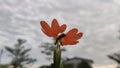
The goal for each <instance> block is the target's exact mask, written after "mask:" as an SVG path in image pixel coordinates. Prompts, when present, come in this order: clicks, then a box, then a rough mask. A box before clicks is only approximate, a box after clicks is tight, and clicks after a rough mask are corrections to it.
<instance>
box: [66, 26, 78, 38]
mask: <svg viewBox="0 0 120 68" xmlns="http://www.w3.org/2000/svg"><path fill="white" fill-rule="evenodd" d="M77 32H78V29H76V28H73V29H71V30H70V31H68V32H67V34H66V36H69V37H73V36H75V35H76V33H77Z"/></svg>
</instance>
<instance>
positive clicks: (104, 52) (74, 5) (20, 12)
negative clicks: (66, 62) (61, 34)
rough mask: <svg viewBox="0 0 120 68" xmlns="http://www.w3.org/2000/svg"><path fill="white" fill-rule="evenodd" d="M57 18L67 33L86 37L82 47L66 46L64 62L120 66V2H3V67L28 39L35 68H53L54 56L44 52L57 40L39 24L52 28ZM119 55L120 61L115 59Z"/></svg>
mask: <svg viewBox="0 0 120 68" xmlns="http://www.w3.org/2000/svg"><path fill="white" fill-rule="evenodd" d="M54 18H56V19H57V20H58V22H59V23H60V24H67V30H66V32H67V31H68V30H70V29H71V28H78V29H79V31H80V32H83V33H84V36H83V37H82V38H81V39H80V40H79V41H80V42H79V44H77V45H75V46H69V45H68V46H63V50H64V49H65V51H64V52H63V57H64V58H74V57H82V58H86V59H91V60H93V61H94V63H93V67H96V68H98V66H101V67H102V68H103V67H105V66H109V65H110V66H113V67H112V68H115V67H116V64H119V62H118V61H117V60H119V61H120V56H119V51H120V0H69V1H68V0H0V64H9V63H11V61H13V57H10V56H9V55H11V53H12V52H10V50H9V48H11V49H13V50H14V49H17V48H16V47H17V45H19V43H20V40H21V39H22V40H23V39H24V40H26V42H24V49H30V50H28V51H27V52H29V53H28V54H29V57H31V58H33V59H36V60H37V61H36V62H34V63H32V65H34V66H42V65H50V64H51V63H52V60H48V59H46V56H47V57H48V56H49V57H51V54H47V53H45V52H44V49H45V48H46V47H45V46H43V44H44V45H50V44H51V43H52V42H53V40H52V38H49V37H47V36H46V35H44V34H43V33H42V31H41V26H40V24H39V22H40V21H41V20H45V21H46V22H48V23H49V24H51V21H52V20H53V19H54ZM20 45H22V44H20ZM50 46H52V45H50ZM6 47H8V48H6ZM50 48H51V47H48V50H49V49H50ZM23 51H24V50H23ZM116 54H117V55H118V56H119V58H114V56H116ZM118 56H117V57H118ZM111 59H112V60H111ZM116 59H117V60H116ZM116 62H117V63H116ZM105 68H106V67H105Z"/></svg>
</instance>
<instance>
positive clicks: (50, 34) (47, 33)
mask: <svg viewBox="0 0 120 68" xmlns="http://www.w3.org/2000/svg"><path fill="white" fill-rule="evenodd" d="M41 30H42V32H43V33H44V34H46V35H47V36H49V37H54V36H53V34H52V33H51V32H50V31H45V30H44V29H41Z"/></svg>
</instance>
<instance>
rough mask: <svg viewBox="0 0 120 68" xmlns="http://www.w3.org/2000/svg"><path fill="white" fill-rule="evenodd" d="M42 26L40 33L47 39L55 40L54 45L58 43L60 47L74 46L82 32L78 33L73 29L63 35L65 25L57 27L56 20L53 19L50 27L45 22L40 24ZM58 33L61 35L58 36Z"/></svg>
mask: <svg viewBox="0 0 120 68" xmlns="http://www.w3.org/2000/svg"><path fill="white" fill-rule="evenodd" d="M40 24H41V26H42V29H41V30H42V31H43V32H44V33H45V34H46V35H47V36H49V37H54V38H55V39H56V42H55V44H56V43H57V42H58V41H60V42H61V44H62V45H74V44H77V43H78V42H79V41H78V39H80V38H81V37H82V35H83V33H82V32H79V33H78V29H77V28H73V29H71V30H70V31H68V32H67V33H66V34H63V32H64V31H65V30H66V27H67V26H66V24H63V25H61V26H60V25H59V24H58V22H57V20H56V19H53V21H52V24H51V27H50V26H49V25H48V24H47V23H46V22H45V21H41V22H40ZM59 33H61V34H60V35H59Z"/></svg>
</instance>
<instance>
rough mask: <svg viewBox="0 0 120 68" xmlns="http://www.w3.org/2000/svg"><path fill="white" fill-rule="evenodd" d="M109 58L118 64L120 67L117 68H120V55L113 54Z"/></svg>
mask: <svg viewBox="0 0 120 68" xmlns="http://www.w3.org/2000/svg"><path fill="white" fill-rule="evenodd" d="M108 57H109V58H110V59H112V60H114V61H116V62H117V64H118V67H117V68H120V66H119V65H120V54H118V53H114V54H112V55H108Z"/></svg>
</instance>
